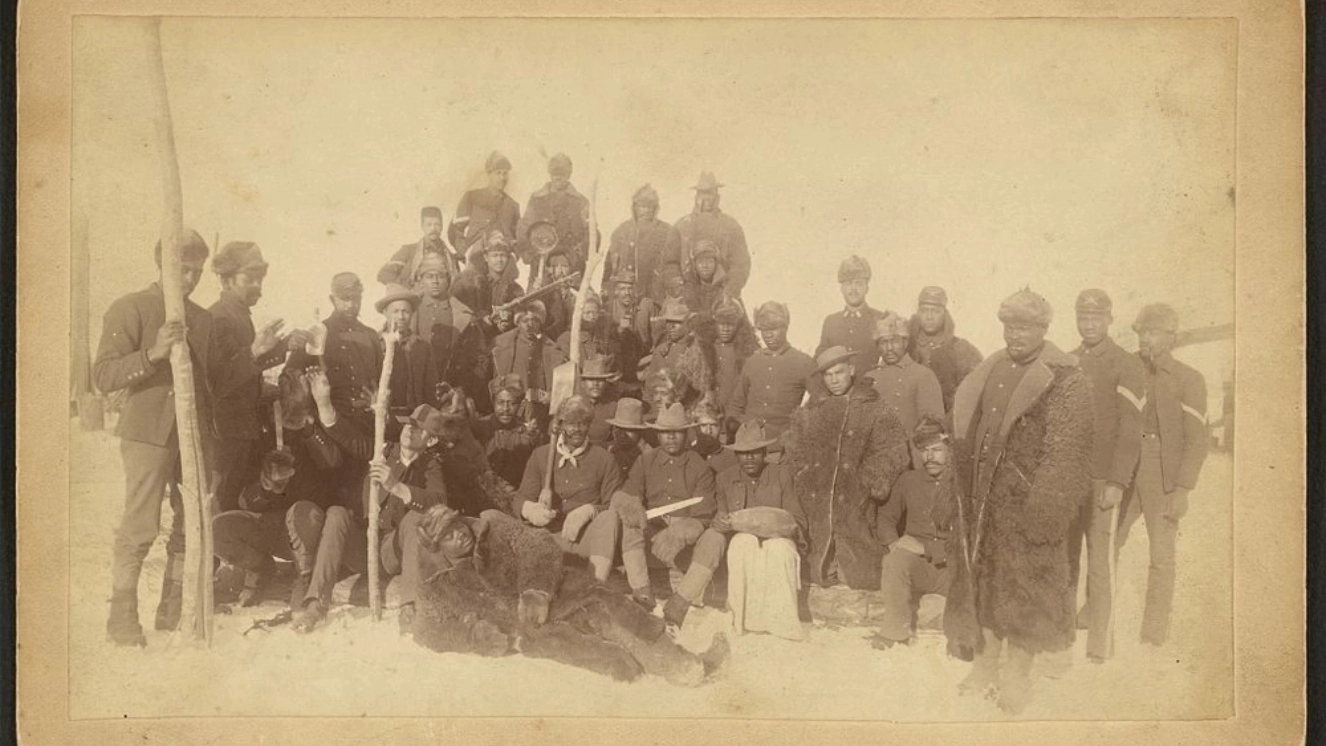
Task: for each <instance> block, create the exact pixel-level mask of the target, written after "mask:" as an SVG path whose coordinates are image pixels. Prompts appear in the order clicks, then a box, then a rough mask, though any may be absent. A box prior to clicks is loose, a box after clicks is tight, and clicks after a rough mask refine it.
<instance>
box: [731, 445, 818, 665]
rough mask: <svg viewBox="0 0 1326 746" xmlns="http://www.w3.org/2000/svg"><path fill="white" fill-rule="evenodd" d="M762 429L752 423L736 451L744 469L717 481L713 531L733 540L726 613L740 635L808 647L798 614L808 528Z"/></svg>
mask: <svg viewBox="0 0 1326 746" xmlns="http://www.w3.org/2000/svg"><path fill="white" fill-rule="evenodd" d="M777 440H778V439H777V438H772V437H768V434H767V433H766V432H765V430H764V424H763V423H762V422H760V421H759V420H758V419H752V420H748V421H747V422H746V423H745V424H744V425H742V426H741V428H740V429H739V430H737V438H736V442H735V443H733V445H732V449H733V450H734V451H736V452H737V459H738V461H739V462H740V463H739V464H738V465H736V466H732V467H730V468H728V469H727V470H725V471H722V472H720V473H719V474H718V477H717V485H718V515H717V516H716V517H715V518H714V521H713V523H711V524H710V528H712V529H713V530H715V531H721V532H723V533H725V534H730V535H732V536H731V539H730V540H729V543H728V549H727V605H728V608H729V609H731V610H732V624H733V627H734V628H735V629H736V630H737V631H738V632H768V633H769V634H772V635H777V636H778V637H783V638H786V639H789V640H804V639H805V638H806V630H805V628H804V627H803V626H802V624H801V618H800V616H799V615H798V611H797V593H798V591H800V590H801V554H800V551H799V545H798V540H799V539H800V538H801V533H802V531H803V530H804V527H805V522H806V520H805V517H804V516H803V515H802V513H801V501H800V500H799V499H798V498H797V496H796V493H795V492H793V491H792V471H791V470H790V469H788V468H787V466H785V465H783V464H771V463H767V462H766V460H765V457H766V455H767V454H768V451H769V446H770V445H773V444H774V443H775V442H776V441H777Z"/></svg>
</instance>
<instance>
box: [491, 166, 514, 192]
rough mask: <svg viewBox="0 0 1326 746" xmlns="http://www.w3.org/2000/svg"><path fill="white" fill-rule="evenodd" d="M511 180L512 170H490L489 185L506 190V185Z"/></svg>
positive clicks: (499, 189) (500, 190)
mask: <svg viewBox="0 0 1326 746" xmlns="http://www.w3.org/2000/svg"><path fill="white" fill-rule="evenodd" d="M509 181H511V172H510V171H508V170H507V169H505V168H499V169H497V170H496V171H489V172H488V186H490V187H492V188H493V189H496V190H497V191H499V192H502V191H506V185H507V182H509Z"/></svg>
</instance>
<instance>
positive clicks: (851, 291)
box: [841, 279, 870, 308]
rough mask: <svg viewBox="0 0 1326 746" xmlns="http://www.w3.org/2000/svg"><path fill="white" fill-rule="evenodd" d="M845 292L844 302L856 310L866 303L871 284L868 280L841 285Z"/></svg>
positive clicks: (852, 281)
mask: <svg viewBox="0 0 1326 746" xmlns="http://www.w3.org/2000/svg"><path fill="white" fill-rule="evenodd" d="M841 286H842V291H843V300H844V301H846V302H847V305H849V306H851V307H852V308H856V307H857V306H859V305H861V304H862V303H865V302H866V293H868V292H870V282H869V281H868V280H862V279H856V280H848V281H847V282H844V283H841Z"/></svg>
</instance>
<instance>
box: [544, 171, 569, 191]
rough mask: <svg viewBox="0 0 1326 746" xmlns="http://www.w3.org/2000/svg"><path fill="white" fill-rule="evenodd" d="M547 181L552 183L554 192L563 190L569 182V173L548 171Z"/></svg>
mask: <svg viewBox="0 0 1326 746" xmlns="http://www.w3.org/2000/svg"><path fill="white" fill-rule="evenodd" d="M548 183H549V184H551V185H552V188H553V191H554V192H565V191H566V188H567V187H568V186H570V184H571V174H564V173H555V174H554V173H550V174H548Z"/></svg>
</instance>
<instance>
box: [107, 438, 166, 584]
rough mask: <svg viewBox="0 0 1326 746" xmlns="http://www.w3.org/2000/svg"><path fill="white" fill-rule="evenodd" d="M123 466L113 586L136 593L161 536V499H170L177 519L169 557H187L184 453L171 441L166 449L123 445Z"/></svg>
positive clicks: (131, 442)
mask: <svg viewBox="0 0 1326 746" xmlns="http://www.w3.org/2000/svg"><path fill="white" fill-rule="evenodd" d="M120 456H121V457H122V458H123V460H124V481H125V490H124V514H123V515H122V516H121V517H120V527H119V529H118V530H116V532H115V544H114V549H113V550H112V555H111V584H112V586H113V588H114V589H115V590H117V591H125V592H134V593H136V592H137V589H138V576H139V574H140V573H141V572H142V570H143V559H144V558H145V557H147V553H148V551H150V550H151V549H152V543H153V542H154V541H156V539H157V534H158V533H160V531H161V498H162V497H164V496H166V495H167V493H169V496H170V509H171V511H172V512H173V513H174V516H173V518H172V520H171V525H170V539H169V541H167V543H166V552H167V554H170V555H176V554H179V555H182V554H184V503H183V500H182V499H181V498H180V492H179V486H178V480H179V477H180V449H179V445H178V442H177V441H176V440H175V438H174V437H173V436H172V437H171V439H170V442H168V443H167V444H166V445H164V446H158V445H153V444H151V443H141V442H138V441H135V440H121V441H120Z"/></svg>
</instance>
